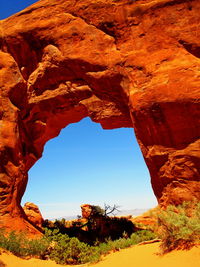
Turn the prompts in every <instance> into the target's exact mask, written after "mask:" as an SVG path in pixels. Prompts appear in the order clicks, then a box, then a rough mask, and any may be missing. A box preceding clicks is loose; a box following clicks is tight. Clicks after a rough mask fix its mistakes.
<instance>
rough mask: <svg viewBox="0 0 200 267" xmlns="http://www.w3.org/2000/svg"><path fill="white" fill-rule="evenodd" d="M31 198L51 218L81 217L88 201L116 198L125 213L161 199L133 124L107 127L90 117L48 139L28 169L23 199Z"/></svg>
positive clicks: (103, 201) (45, 216)
mask: <svg viewBox="0 0 200 267" xmlns="http://www.w3.org/2000/svg"><path fill="white" fill-rule="evenodd" d="M27 201H30V202H34V203H35V204H37V205H38V206H39V207H40V209H41V211H42V214H43V216H44V218H47V219H52V218H61V217H70V218H71V217H76V215H78V214H79V213H80V205H81V204H84V203H89V204H94V205H100V206H103V205H104V203H109V204H111V205H112V204H117V205H119V206H120V210H121V213H124V215H125V214H126V213H131V212H140V211H139V210H141V212H142V211H144V210H145V209H148V208H151V207H153V206H155V205H156V199H155V197H154V195H153V191H152V189H151V185H150V177H149V172H148V169H147V167H146V164H145V162H144V159H143V156H142V154H141V151H140V148H139V146H138V144H137V141H136V138H135V137H134V132H133V129H132V128H120V129H115V130H103V129H102V128H101V126H100V125H99V124H98V123H93V122H91V120H90V119H89V118H84V119H83V120H82V121H80V122H78V123H73V124H70V125H69V126H67V127H66V128H65V129H63V130H62V131H61V133H60V135H59V136H58V137H57V138H54V139H52V140H51V141H49V142H48V143H47V144H46V145H45V149H44V152H43V157H42V158H41V159H40V160H39V161H38V162H37V163H36V164H35V165H34V166H33V167H32V168H31V169H30V171H29V183H28V186H27V190H26V192H25V195H24V197H23V200H22V204H23V203H25V202H27ZM136 209H137V211H136Z"/></svg>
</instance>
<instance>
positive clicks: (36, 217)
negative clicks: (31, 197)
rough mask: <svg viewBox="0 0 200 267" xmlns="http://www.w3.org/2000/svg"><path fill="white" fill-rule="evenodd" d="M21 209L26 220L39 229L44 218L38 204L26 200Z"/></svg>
mask: <svg viewBox="0 0 200 267" xmlns="http://www.w3.org/2000/svg"><path fill="white" fill-rule="evenodd" d="M23 210H24V212H25V214H26V216H27V219H28V221H29V222H30V223H31V224H32V225H34V226H35V227H36V228H37V229H41V228H42V224H43V222H44V219H43V217H42V214H41V213H40V210H39V208H38V206H37V205H35V204H33V203H31V202H26V203H25V205H24V207H23Z"/></svg>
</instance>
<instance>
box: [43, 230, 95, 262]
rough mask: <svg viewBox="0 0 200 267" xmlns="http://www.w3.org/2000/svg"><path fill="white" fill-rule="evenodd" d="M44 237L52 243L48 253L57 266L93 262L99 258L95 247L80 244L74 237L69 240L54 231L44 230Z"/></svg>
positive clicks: (67, 237)
mask: <svg viewBox="0 0 200 267" xmlns="http://www.w3.org/2000/svg"><path fill="white" fill-rule="evenodd" d="M46 236H47V238H48V239H49V241H50V242H53V246H52V250H50V252H49V257H50V259H52V260H54V261H55V262H56V263H59V264H82V263H86V262H95V261H98V260H99V258H100V254H99V252H98V250H97V249H96V247H92V246H89V245H88V244H86V243H83V242H80V241H79V240H78V239H77V238H76V237H72V238H70V237H69V236H68V235H66V234H61V233H59V231H58V230H57V229H56V230H53V231H51V230H49V229H46Z"/></svg>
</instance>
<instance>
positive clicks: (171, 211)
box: [0, 202, 200, 264]
mask: <svg viewBox="0 0 200 267" xmlns="http://www.w3.org/2000/svg"><path fill="white" fill-rule="evenodd" d="M97 210H98V211H100V213H101V216H105V215H103V213H102V211H101V210H100V209H99V208H98V209H97ZM92 216H93V215H92ZM95 216H97V213H96V212H95ZM95 216H94V217H93V220H90V224H91V225H90V227H92V228H89V231H91V230H92V229H93V227H94V229H96V228H95V227H96V221H95V219H94V218H95ZM152 216H154V217H156V218H157V223H156V225H154V226H153V227H152V226H150V227H147V228H148V229H143V230H137V231H135V232H134V233H132V234H131V235H128V234H127V233H126V232H124V233H123V235H122V236H121V237H120V238H118V239H112V238H111V237H107V238H106V239H105V240H104V241H102V240H101V239H98V238H97V239H96V241H95V242H92V245H91V244H89V243H86V242H82V241H81V240H79V239H78V238H77V237H70V236H69V235H68V234H66V233H65V232H64V229H65V228H66V221H65V220H64V219H62V220H56V221H55V222H51V225H50V227H49V225H46V226H48V227H46V228H45V229H44V236H43V237H42V238H41V239H39V240H29V239H28V238H27V237H26V236H25V235H24V234H17V233H15V232H11V233H10V234H9V235H8V234H5V232H4V231H3V230H1V233H0V247H1V248H3V249H6V250H8V251H11V252H12V253H13V254H15V255H17V256H20V257H28V256H31V257H32V256H34V257H38V258H41V259H51V260H54V261H55V262H56V263H59V264H84V263H88V262H91V263H92V262H98V261H99V260H101V258H102V257H103V256H105V255H107V254H109V253H110V252H115V251H119V250H120V249H123V248H127V247H130V246H132V245H136V244H138V243H141V242H143V241H149V240H152V239H155V238H160V239H161V243H160V244H161V245H160V248H161V253H166V252H170V251H172V250H174V249H189V248H191V247H192V246H195V245H197V244H199V243H200V223H199V221H200V203H197V202H184V203H183V204H182V205H179V206H168V207H167V208H166V209H161V208H157V209H156V210H154V211H153V213H152ZM98 217H99V215H98V216H97V218H98ZM109 222H110V221H109ZM92 224H93V226H92ZM86 225H87V223H86ZM75 226H76V227H80V226H81V227H82V225H81V223H80V221H77V224H75ZM73 227H74V226H73ZM84 227H85V226H84ZM143 228H145V227H144V226H143ZM87 230H88V229H87Z"/></svg>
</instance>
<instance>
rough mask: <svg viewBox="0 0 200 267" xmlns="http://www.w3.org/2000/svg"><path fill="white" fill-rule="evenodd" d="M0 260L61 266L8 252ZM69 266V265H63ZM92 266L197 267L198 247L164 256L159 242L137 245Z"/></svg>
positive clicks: (13, 265) (11, 265)
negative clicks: (21, 257) (22, 257)
mask: <svg viewBox="0 0 200 267" xmlns="http://www.w3.org/2000/svg"><path fill="white" fill-rule="evenodd" d="M0 260H1V261H2V262H3V263H4V264H5V265H3V264H2V265H1V264H0V266H1V267H3V266H6V267H19V266H20V267H29V266H30V267H59V266H60V267H61V266H62V267H63V265H59V264H56V263H55V262H53V261H42V260H38V259H29V260H24V259H20V258H18V257H16V256H13V255H11V254H10V253H8V254H7V253H2V254H1V255H0ZM65 266H70V265H65ZM76 266H85V267H86V266H94V267H136V266H137V267H147V266H148V267H151V266H152V267H199V266H200V247H194V248H192V249H191V250H189V251H173V252H171V253H168V254H166V255H164V256H162V255H159V243H153V244H146V245H137V246H133V247H131V248H128V249H123V250H121V251H119V252H115V253H112V254H110V255H108V256H106V257H105V258H104V259H103V260H102V261H101V262H99V263H96V264H93V265H88V264H85V265H76Z"/></svg>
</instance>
